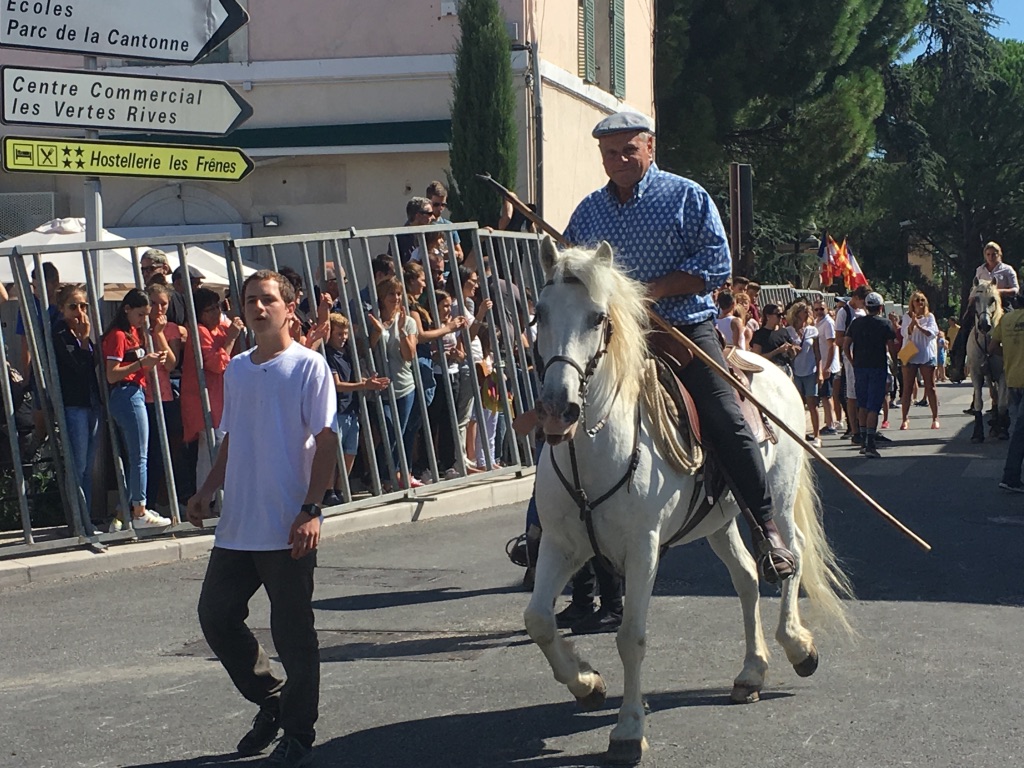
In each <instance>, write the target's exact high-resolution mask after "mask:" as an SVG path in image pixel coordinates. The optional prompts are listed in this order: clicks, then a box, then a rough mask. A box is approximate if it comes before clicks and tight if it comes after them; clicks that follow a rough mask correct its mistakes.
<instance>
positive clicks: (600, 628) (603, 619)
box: [572, 607, 622, 635]
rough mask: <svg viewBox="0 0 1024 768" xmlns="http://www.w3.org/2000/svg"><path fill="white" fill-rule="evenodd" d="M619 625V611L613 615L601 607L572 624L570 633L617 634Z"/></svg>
mask: <svg viewBox="0 0 1024 768" xmlns="http://www.w3.org/2000/svg"><path fill="white" fill-rule="evenodd" d="M621 625H622V611H621V610H620V611H618V612H617V613H613V612H612V611H608V610H605V609H604V607H602V608H601V610H599V611H595V612H594V613H592V614H590V615H589V616H587V617H586V618H585V619H580V620H579V621H577V622H576V623H575V624H573V625H572V633H573V634H574V635H599V634H601V633H603V632H618V631H619V627H620V626H621Z"/></svg>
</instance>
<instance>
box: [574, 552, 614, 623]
mask: <svg viewBox="0 0 1024 768" xmlns="http://www.w3.org/2000/svg"><path fill="white" fill-rule="evenodd" d="M597 594H600V595H601V607H602V608H603V609H604V610H606V611H610V612H611V613H622V577H621V576H619V574H617V573H615V571H612V570H609V569H608V568H606V567H605V566H604V565H602V564H601V560H600V559H599V558H597V557H593V558H591V559H590V560H589V561H587V563H586V564H585V565H584V566H583V567H582V568H580V569H579V570H578V571H576V574H575V575H574V576H573V577H572V601H573V602H574V603H576V604H578V605H593V604H594V600H595V598H596V597H597Z"/></svg>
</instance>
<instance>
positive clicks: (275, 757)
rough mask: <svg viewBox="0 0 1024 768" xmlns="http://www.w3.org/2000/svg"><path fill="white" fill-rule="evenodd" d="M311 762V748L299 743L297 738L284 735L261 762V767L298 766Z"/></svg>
mask: <svg viewBox="0 0 1024 768" xmlns="http://www.w3.org/2000/svg"><path fill="white" fill-rule="evenodd" d="M312 764H313V748H312V747H307V746H305V745H304V744H302V743H300V742H299V740H298V739H296V738H293V737H291V736H284V737H282V738H281V740H280V741H279V742H277V746H276V747H274V751H273V752H271V753H270V754H269V755H268V756H267V758H266V759H265V760H263V762H261V763H260V766H261V768H300V766H303V765H312Z"/></svg>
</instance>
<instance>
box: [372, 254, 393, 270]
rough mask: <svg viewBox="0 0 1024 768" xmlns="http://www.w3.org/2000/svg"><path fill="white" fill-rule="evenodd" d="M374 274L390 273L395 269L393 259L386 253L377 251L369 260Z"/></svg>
mask: <svg viewBox="0 0 1024 768" xmlns="http://www.w3.org/2000/svg"><path fill="white" fill-rule="evenodd" d="M370 267H371V268H372V269H373V274H374V275H391V274H393V273H394V271H395V260H394V259H393V258H391V256H389V255H388V254H386V253H379V254H377V255H376V256H374V257H373V260H372V261H371V262H370Z"/></svg>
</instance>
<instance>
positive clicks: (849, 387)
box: [836, 285, 871, 445]
mask: <svg viewBox="0 0 1024 768" xmlns="http://www.w3.org/2000/svg"><path fill="white" fill-rule="evenodd" d="M870 292H871V288H869V287H868V286H866V285H862V286H860V287H858V288H857V290H855V291H854V292H853V294H852V295H851V296H850V300H849V301H848V302H847V304H846V306H845V307H840V308H839V311H838V312H836V345H837V346H838V347H839V349H843V347H844V344H845V342H844V339H845V338H846V329H847V328H849V327H850V324H851V323H853V321H854V320H855V319H856V318H858V317H863V316H864V315H866V314H867V310H865V309H864V297H865V296H867V295H868V293H870ZM843 373H844V375H845V377H846V393H845V394H846V415H847V419H848V421H847V424H849V426H848V427H847V430H846V434H845V435H843V437H850V438H851V439H852V441H853V442H854V443H855V444H857V445H860V444H861V436H860V432H858V426H857V425H858V423H859V422H858V416H857V382H856V380H855V376H854V372H853V361H852V360H851V359H849V358H847V357H845V356H844V357H843Z"/></svg>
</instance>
